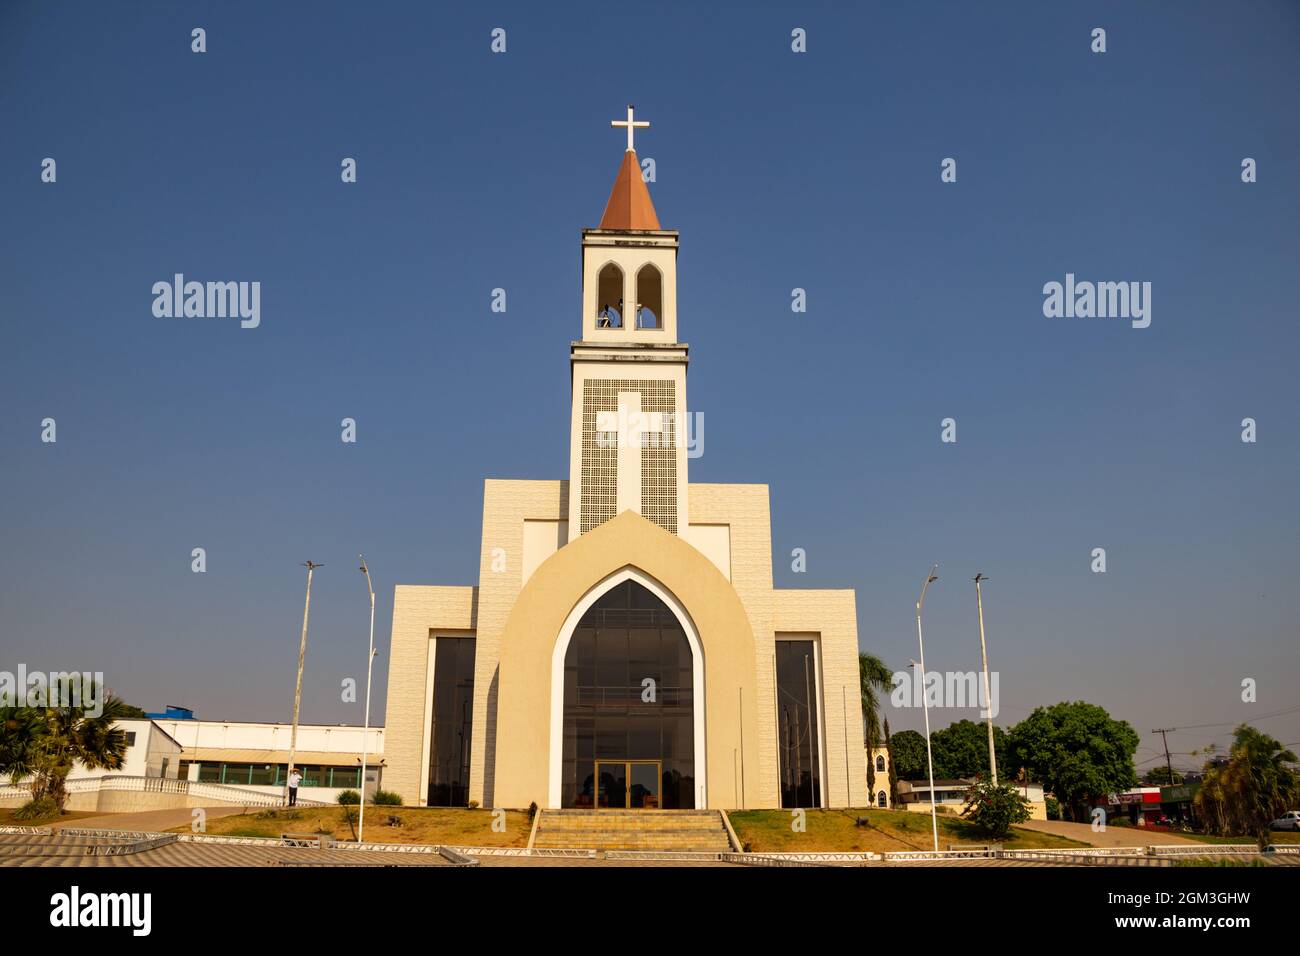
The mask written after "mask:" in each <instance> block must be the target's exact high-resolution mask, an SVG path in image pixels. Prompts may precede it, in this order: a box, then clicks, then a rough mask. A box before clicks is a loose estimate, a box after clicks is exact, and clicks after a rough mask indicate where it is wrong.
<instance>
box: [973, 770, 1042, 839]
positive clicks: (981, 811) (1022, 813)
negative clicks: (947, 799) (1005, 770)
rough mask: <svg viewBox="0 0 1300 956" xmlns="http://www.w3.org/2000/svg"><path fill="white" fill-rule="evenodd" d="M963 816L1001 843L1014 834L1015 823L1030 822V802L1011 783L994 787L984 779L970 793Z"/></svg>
mask: <svg viewBox="0 0 1300 956" xmlns="http://www.w3.org/2000/svg"><path fill="white" fill-rule="evenodd" d="M961 815H962V816H963V817H966V818H967V819H968V820H970V821H971V822H972V823H974V824H975V826H976V827H978V828H979V829H980V830H981V831H983V832H984V833H986V834H988V835H989V836H991V837H993V838H994V839H999V840H1000V839H1002V838H1004V837H1006V835H1007V834H1008V833H1010V832H1011V825H1012V824H1013V823H1024V822H1025V821H1026V820H1028V819H1029V801H1028V800H1026V799H1025V798H1024V797H1023V796H1021V794H1020V791H1019V790H1017V789H1016V788H1015V787H1013V786H1011V785H1010V784H1007V783H1002V784H994V783H993V782H992V781H990V780H985V779H982V778H981V779H979V780H977V781H976V782H975V783H974V785H972V786H971V788H970V791H969V792H968V793H967V795H966V806H965V807H964V808H963V809H962V811H961Z"/></svg>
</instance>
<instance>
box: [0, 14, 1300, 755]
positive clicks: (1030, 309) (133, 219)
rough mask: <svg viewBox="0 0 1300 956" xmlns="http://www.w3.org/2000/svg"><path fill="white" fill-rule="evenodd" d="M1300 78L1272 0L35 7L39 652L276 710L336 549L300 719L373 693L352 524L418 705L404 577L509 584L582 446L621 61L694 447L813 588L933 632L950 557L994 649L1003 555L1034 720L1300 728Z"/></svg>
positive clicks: (14, 505)
mask: <svg viewBox="0 0 1300 956" xmlns="http://www.w3.org/2000/svg"><path fill="white" fill-rule="evenodd" d="M196 26H202V27H204V28H205V29H206V30H207V43H208V52H207V53H205V54H202V55H198V54H194V53H191V52H190V31H191V29H192V28H193V27H196ZM1097 26H1101V27H1104V28H1105V29H1106V30H1107V46H1108V49H1107V52H1106V53H1104V54H1094V53H1092V52H1090V49H1089V46H1090V31H1091V30H1092V28H1094V27H1097ZM494 27H503V28H505V29H506V30H507V52H506V53H505V54H501V55H493V54H492V53H491V52H490V51H489V41H490V36H489V33H490V31H491V30H492V29H493V28H494ZM794 27H803V28H805V29H806V30H807V32H808V52H807V53H806V54H803V55H796V54H794V53H792V52H791V50H790V31H791V30H792V29H793V28H794ZM1297 89H1300V6H1297V5H1296V4H1293V3H1280V2H1279V3H1254V4H1249V5H1229V4H1215V3H1142V4H1133V3H1113V4H1108V3H1089V4H1040V3H1029V2H1026V3H1014V4H1010V3H1008V4H994V5H978V6H976V5H971V4H959V3H916V4H907V5H897V4H860V5H848V4H820V5H807V4H801V5H793V4H791V5H781V4H745V5H740V4H734V5H732V4H724V5H720V6H719V7H718V8H717V9H714V10H711V11H702V10H700V9H699V8H698V5H696V4H687V3H682V4H669V5H663V6H659V7H656V6H654V5H635V6H624V7H622V8H611V7H610V6H609V5H608V4H594V3H593V4H585V5H584V4H572V5H563V6H556V5H538V4H519V5H506V4H494V5H473V4H463V5H451V6H449V5H445V4H438V5H434V4H424V3H411V4H404V3H377V4H344V3H323V4H313V5H312V6H311V7H310V8H307V7H301V8H297V9H295V8H292V7H291V6H290V5H288V4H271V5H268V4H261V3H253V2H222V3H208V2H194V3H187V4H184V5H179V4H175V3H140V4H130V5H126V4H99V3H88V2H87V3H58V2H42V3H36V2H12V0H11V2H6V3H4V4H3V5H0V117H2V118H3V136H2V138H0V208H2V209H3V216H0V263H3V265H2V266H0V269H2V272H0V277H2V281H0V322H2V326H0V328H2V333H0V334H2V336H3V338H2V339H0V407H3V409H4V414H3V415H0V449H3V459H0V492H2V493H3V499H2V500H3V502H4V505H3V509H2V510H0V536H2V538H3V542H4V547H3V548H0V652H2V654H0V668H4V669H10V670H13V669H15V667H16V662H18V661H21V662H24V663H25V664H26V665H27V666H28V667H29V668H31V669H67V668H77V669H84V670H103V671H104V672H105V674H106V676H107V679H108V683H109V684H110V685H111V686H112V687H114V688H115V689H116V690H117V691H119V692H120V693H121V694H123V695H124V696H126V697H127V698H128V699H129V700H131V701H132V702H135V703H137V704H140V705H143V706H145V707H147V708H150V709H152V708H161V707H162V705H163V704H165V703H173V704H177V703H178V704H186V705H189V706H191V707H193V708H195V709H196V710H197V711H198V713H199V715H200V716H202V717H211V718H229V719H287V718H288V717H289V712H290V707H291V703H292V691H293V677H294V664H295V660H296V653H297V639H298V629H299V626H300V623H301V613H302V586H303V571H302V569H301V568H300V567H299V566H298V564H299V562H301V561H303V560H305V559H307V558H312V559H314V560H316V561H318V562H323V563H324V565H325V567H324V568H323V569H322V570H321V571H320V572H318V574H317V577H316V588H315V591H314V593H313V615H312V628H311V645H310V648H309V651H308V659H307V663H308V669H307V676H306V679H305V691H304V710H303V717H304V719H305V720H310V721H330V722H334V721H338V722H355V723H359V722H360V718H361V713H360V706H359V705H356V704H344V703H342V702H341V701H340V700H339V696H340V695H339V692H338V688H339V684H340V681H341V680H342V679H343V678H344V677H346V676H357V675H363V672H364V663H365V646H364V645H365V629H366V622H367V603H366V592H365V587H364V582H363V579H362V577H361V575H360V574H358V573H357V571H356V561H355V555H356V553H357V552H358V551H362V550H363V551H365V552H366V554H367V556H368V558H369V561H370V564H371V568H372V571H373V573H374V575H375V578H376V582H377V585H378V587H379V590H380V600H379V615H378V625H377V632H378V634H379V636H380V646H381V649H382V651H383V653H381V656H380V658H379V661H378V667H377V669H376V676H377V683H376V691H377V694H376V700H377V701H378V702H379V703H378V705H377V706H376V708H375V717H376V719H380V718H381V717H382V711H383V699H384V676H385V673H386V666H387V655H386V649H387V636H388V627H389V618H390V615H391V610H392V586H393V585H394V584H396V583H409V584H420V583H461V584H471V583H474V579H475V576H476V571H477V562H478V547H479V536H480V526H479V522H480V507H481V501H482V480H483V478H484V477H486V476H493V477H525V478H560V477H567V475H566V470H567V460H568V443H567V441H568V440H567V425H568V402H569V394H568V370H567V349H568V343H569V341H570V340H571V339H572V338H575V337H576V336H577V335H578V334H579V318H580V317H579V298H578V296H579V285H578V283H579V275H578V262H579V230H580V229H581V228H583V227H590V226H594V225H595V224H596V222H597V221H598V219H599V217H600V213H601V210H602V209H603V206H604V202H605V199H606V197H607V195H608V190H609V187H610V185H611V183H612V181H613V178H614V174H615V172H616V170H617V168H618V164H619V161H620V159H621V154H622V149H623V133H622V132H621V131H617V130H612V129H610V127H609V120H610V119H613V118H616V117H619V116H620V115H621V113H622V112H623V110H624V109H625V105H626V104H627V103H629V102H633V103H635V104H636V106H637V113H638V116H639V117H644V118H647V119H649V120H650V121H651V122H652V123H653V126H652V128H651V129H650V130H649V131H646V132H644V133H640V134H639V135H638V150H639V152H640V153H641V155H642V157H653V158H654V160H655V161H656V172H657V181H656V182H655V183H653V184H651V193H652V195H653V197H654V200H655V204H656V207H657V209H658V213H659V217H660V219H661V221H662V222H663V223H664V225H665V227H666V228H673V229H678V230H680V231H681V237H682V238H681V242H682V246H681V255H680V259H679V287H678V294H679V301H680V309H679V314H680V320H679V321H680V333H681V336H682V338H684V339H685V340H686V341H688V342H689V343H690V345H691V358H692V365H691V377H690V404H691V406H692V409H693V410H695V411H699V412H702V413H703V414H704V416H705V420H706V423H707V425H706V433H705V435H706V438H705V441H706V445H705V454H704V457H703V458H701V459H699V460H697V461H694V462H692V465H691V478H692V479H693V480H695V481H713V482H729V481H738V482H766V483H769V484H770V485H771V489H772V506H773V546H774V550H775V552H776V556H775V560H776V583H777V584H778V586H784V587H836V588H840V587H852V588H856V589H857V591H858V623H859V635H860V642H861V645H862V646H863V648H865V649H870V650H872V651H873V652H875V653H877V654H879V655H880V656H881V657H882V658H884V659H885V660H886V662H887V663H889V664H890V665H891V666H895V667H905V666H906V663H907V659H908V657H911V656H915V630H914V621H913V603H914V602H915V600H916V594H917V591H918V589H919V586H920V583H921V580H922V577H923V576H924V573H925V570H926V569H927V568H928V567H929V565H930V563H931V562H933V561H938V562H940V581H939V582H938V583H937V584H936V585H934V587H933V588H932V590H931V593H930V597H929V598H928V599H927V614H926V634H927V663H928V664H929V665H930V667H931V668H932V669H940V670H950V669H951V670H965V669H970V668H973V667H975V666H976V665H977V663H978V639H977V631H976V627H975V614H974V610H975V608H974V594H973V587H972V585H971V583H970V578H971V577H972V576H973V575H974V573H975V572H976V571H977V570H982V571H983V572H984V573H985V574H987V575H989V576H990V577H991V581H990V583H989V584H988V585H987V587H986V590H985V608H986V624H987V628H988V635H989V641H990V655H991V666H993V667H994V668H995V669H998V670H999V671H1000V672H1001V675H1002V676H1001V696H1002V714H1001V717H1000V721H1001V722H1003V723H1008V724H1009V723H1012V722H1014V721H1015V720H1017V719H1019V718H1021V717H1023V716H1024V715H1025V714H1026V713H1027V712H1028V710H1029V709H1031V708H1032V707H1034V706H1036V705H1038V704H1041V703H1052V702H1055V701H1057V700H1061V699H1075V698H1084V699H1087V700H1091V701H1094V702H1096V703H1099V704H1102V705H1103V706H1106V707H1107V708H1109V709H1110V710H1111V711H1112V713H1114V714H1116V715H1117V716H1120V717H1123V718H1126V719H1128V720H1130V721H1132V722H1133V723H1134V725H1135V727H1136V728H1137V729H1138V730H1139V731H1140V732H1141V733H1142V735H1143V738H1144V739H1143V744H1144V747H1145V748H1154V747H1155V746H1156V744H1157V743H1158V740H1159V738H1158V737H1152V736H1151V735H1150V734H1149V733H1147V731H1148V730H1149V729H1150V728H1151V727H1156V726H1179V725H1190V724H1208V723H1223V724H1225V726H1218V727H1208V728H1197V729H1193V730H1188V731H1181V732H1179V734H1176V735H1173V736H1171V748H1172V749H1175V750H1177V751H1179V752H1183V751H1189V750H1191V749H1193V748H1194V747H1198V746H1202V745H1204V744H1205V743H1208V742H1210V741H1211V740H1218V741H1220V742H1222V741H1223V740H1225V739H1226V735H1227V733H1228V731H1229V730H1230V726H1226V724H1229V723H1230V722H1232V721H1236V720H1251V719H1255V718H1261V719H1260V720H1259V725H1260V726H1261V727H1262V728H1263V729H1265V730H1267V731H1269V732H1271V733H1274V734H1275V735H1277V736H1278V737H1279V738H1280V739H1281V740H1283V741H1284V742H1288V743H1290V742H1297V741H1300V692H1297V691H1296V690H1295V688H1296V686H1297V685H1298V684H1300V662H1298V655H1297V646H1298V641H1297V637H1298V635H1297V624H1296V622H1297V620H1298V619H1300V598H1298V597H1297V594H1296V589H1295V587H1294V584H1293V578H1294V573H1295V568H1296V550H1295V549H1296V542H1297V538H1298V537H1300V535H1298V534H1297V531H1298V530H1300V528H1298V527H1297V525H1298V524H1300V522H1298V521H1297V507H1296V500H1295V489H1296V487H1297V484H1298V480H1297V479H1298V478H1300V475H1298V472H1300V455H1298V454H1297V449H1298V448H1300V440H1298V439H1300V434H1298V428H1300V424H1298V423H1300V415H1298V414H1297V413H1298V412H1300V401H1298V400H1297V386H1296V374H1295V367H1294V366H1295V358H1296V346H1297V344H1298V340H1300V335H1298V333H1297V330H1296V318H1297V315H1296V295H1295V288H1296V277H1297V269H1296V263H1297V253H1300V168H1298V163H1300V160H1297V157H1298V156H1300V123H1298V122H1297V116H1300V113H1298V112H1297V110H1296V108H1295V105H1296V104H1295V98H1296V90H1297ZM345 156H352V157H356V158H357V160H358V164H359V181H358V183H357V184H355V185H344V184H342V183H341V182H340V179H339V163H340V161H341V159H342V158H343V157H345ZM45 157H53V158H55V159H56V160H57V163H58V181H57V183H56V184H53V185H50V184H43V183H41V181H40V163H41V160H42V159H43V158H45ZM944 157H954V158H956V160H957V163H958V179H957V182H956V183H953V184H944V183H941V182H940V179H939V164H940V161H941V160H942V159H943V158H944ZM1243 157H1252V158H1254V159H1255V160H1256V161H1257V162H1258V169H1259V181H1258V182H1257V183H1254V184H1250V185H1247V184H1243V183H1242V182H1241V181H1240V164H1241V160H1242V158H1243ZM176 272H182V273H184V274H185V275H186V276H187V277H189V278H194V279H200V280H258V281H260V282H261V283H262V303H261V310H262V322H261V326H260V327H259V328H257V329H251V330H245V329H240V328H239V326H238V324H237V323H236V322H233V321H230V320H199V319H160V318H155V317H154V316H153V314H152V311H151V305H152V301H153V297H152V295H151V293H150V289H151V286H152V284H153V283H154V282H156V281H160V280H168V279H170V277H171V276H172V275H173V273H176ZM1067 272H1073V273H1075V274H1076V275H1077V276H1078V277H1079V278H1080V279H1091V280H1094V281H1103V280H1106V281H1121V280H1125V281H1149V282H1151V283H1152V289H1153V291H1152V323H1151V326H1150V327H1149V328H1147V329H1141V330H1137V329H1132V328H1130V326H1129V324H1128V323H1127V322H1124V321H1118V320H1104V319H1048V318H1045V317H1044V316H1043V313H1042V301H1043V297H1042V287H1043V284H1044V283H1046V282H1050V281H1054V280H1055V281H1063V280H1064V277H1065V274H1066V273H1067ZM496 287H503V288H505V289H506V290H507V293H508V311H507V312H506V313H505V314H504V315H503V314H494V313H492V312H491V311H490V310H489V303H490V293H491V290H492V289H493V288H496ZM794 287H802V288H805V289H806V290H807V295H808V312H807V313H806V314H795V313H792V312H791V310H790V290H791V289H792V288H794ZM47 416H48V417H53V418H55V419H56V421H57V428H58V433H57V434H58V441H57V443H56V444H53V445H49V444H43V443H41V441H40V422H41V420H42V419H43V418H45V417H47ZM1247 416H1249V417H1253V418H1255V419H1256V420H1257V422H1258V429H1259V440H1258V442H1257V443H1255V444H1243V443H1242V442H1241V440H1240V431H1241V426H1240V422H1241V419H1242V418H1244V417H1247ZM344 417H352V418H355V419H356V421H357V423H358V433H359V440H358V442H357V443H356V444H355V445H344V444H343V443H342V442H340V440H339V422H340V420H341V419H342V418H344ZM946 417H952V418H955V419H956V420H957V428H958V440H957V442H956V444H943V443H941V442H940V440H939V431H940V429H939V423H940V421H941V420H942V419H943V418H946ZM195 547H203V548H205V549H206V551H207V556H208V570H207V572H206V573H205V574H193V573H191V571H190V552H191V549H192V548H195ZM796 547H800V548H804V549H805V550H806V552H807V555H808V568H807V572H806V573H803V574H795V573H792V572H791V570H790V557H789V555H790V552H791V550H792V549H793V548H796ZM1096 547H1104V548H1106V551H1107V565H1108V570H1107V572H1106V573H1105V574H1093V573H1092V572H1091V571H1090V562H1091V551H1092V549H1093V548H1096ZM11 662H13V663H11ZM1244 678H1255V679H1256V680H1257V681H1258V683H1259V696H1258V702H1257V703H1255V704H1244V703H1242V702H1241V700H1240V686H1241V681H1242V679H1244ZM1288 708H1296V710H1295V712H1293V713H1289V714H1283V715H1281V716H1276V717H1263V715H1266V714H1273V713H1275V712H1278V711H1283V710H1287V709H1288ZM961 716H969V713H968V712H961V713H957V712H953V713H951V714H940V715H938V723H940V724H942V723H946V722H947V720H948V719H950V718H951V719H955V718H957V717H961ZM891 722H892V723H893V724H894V726H895V727H906V726H919V723H920V721H919V712H915V713H913V712H908V713H904V714H894V715H893V716H892V719H891ZM1152 753H1154V749H1145V750H1143V751H1141V752H1140V753H1139V760H1146V759H1147V758H1149V757H1150V756H1151V754H1152ZM1184 762H1191V758H1186V760H1185V761H1184Z"/></svg>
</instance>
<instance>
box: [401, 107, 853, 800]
mask: <svg viewBox="0 0 1300 956" xmlns="http://www.w3.org/2000/svg"><path fill="white" fill-rule="evenodd" d="M614 125H618V126H626V127H627V130H628V147H627V150H626V152H625V153H624V156H623V161H622V166H621V167H620V169H619V172H618V175H617V178H616V180H615V183H614V188H613V190H612V192H611V194H610V197H609V200H608V203H607V204H606V208H605V212H604V215H603V217H602V219H601V222H600V225H599V227H597V228H595V229H586V230H583V232H582V277H583V291H582V325H581V329H582V337H581V339H580V340H578V341H574V342H573V343H572V346H571V350H570V372H571V383H572V415H571V419H570V432H569V448H570V470H569V475H568V478H567V480H565V479H557V480H553V481H537V480H499V479H488V480H487V481H486V482H485V485H484V493H483V525H482V527H483V533H482V543H481V550H480V560H479V581H478V585H477V586H424V585H410V586H406V585H403V586H398V587H397V589H396V593H395V601H394V608H393V627H392V644H391V655H390V663H389V674H388V704H387V718H386V738H387V739H386V741H385V753H384V759H385V764H386V767H385V770H384V782H385V787H386V788H387V789H391V790H395V791H397V792H398V793H399V794H401V796H402V798H403V800H404V802H405V803H406V804H407V805H413V806H424V805H432V806H466V805H469V804H471V803H472V804H474V805H477V806H482V807H510V808H515V807H527V806H528V805H529V804H530V803H536V804H537V805H538V806H539V807H542V808H561V807H583V808H611V809H613V808H633V809H646V810H653V809H672V808H725V809H744V808H751V809H752V808H779V807H850V806H858V807H861V806H869V805H870V804H871V803H872V800H871V796H870V795H869V794H868V792H867V778H866V765H865V759H864V750H863V735H862V710H861V702H860V699H859V690H858V687H859V684H858V663H857V651H858V646H857V622H856V609H855V602H854V593H853V591H851V590H793V589H777V588H774V587H773V586H772V535H771V518H770V510H769V509H770V504H769V495H768V488H767V486H766V485H761V484H697V483H691V482H690V481H689V479H688V465H689V462H690V454H689V448H688V445H689V442H688V436H689V432H690V428H689V423H688V417H687V402H686V373H687V366H688V347H687V345H686V344H685V343H684V342H682V341H681V340H680V337H679V334H678V309H677V283H676V265H677V252H678V233H677V232H675V231H673V230H669V229H663V228H661V226H660V223H659V220H658V217H657V215H656V212H655V209H654V205H653V203H652V202H651V199H650V194H649V190H648V188H647V186H646V184H645V182H644V180H643V178H642V176H641V170H640V164H639V161H638V159H637V155H636V152H635V150H634V149H633V143H632V130H633V128H634V127H635V128H640V127H642V126H644V125H648V124H644V123H642V122H640V121H634V120H633V117H632V112H631V109H630V108H629V111H628V120H627V123H622V122H619V123H616V124H614Z"/></svg>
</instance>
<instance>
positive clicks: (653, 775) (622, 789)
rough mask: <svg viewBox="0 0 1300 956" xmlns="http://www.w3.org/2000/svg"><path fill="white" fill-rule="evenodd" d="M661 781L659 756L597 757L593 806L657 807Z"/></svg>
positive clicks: (619, 807)
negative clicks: (599, 758) (607, 758)
mask: <svg viewBox="0 0 1300 956" xmlns="http://www.w3.org/2000/svg"><path fill="white" fill-rule="evenodd" d="M662 781H663V777H662V775H661V773H660V762H659V761H658V760H612V761H611V760H599V761H597V762H596V806H597V808H598V809H601V810H658V809H659V808H660V807H661V806H662V801H661V799H660V787H661V786H662Z"/></svg>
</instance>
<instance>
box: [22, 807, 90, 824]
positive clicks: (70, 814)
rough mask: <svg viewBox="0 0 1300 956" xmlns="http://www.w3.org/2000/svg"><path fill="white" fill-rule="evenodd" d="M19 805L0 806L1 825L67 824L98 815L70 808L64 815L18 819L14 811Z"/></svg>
mask: <svg viewBox="0 0 1300 956" xmlns="http://www.w3.org/2000/svg"><path fill="white" fill-rule="evenodd" d="M17 809H18V808H17V807H4V808H0V827H47V826H49V825H50V824H51V823H61V824H64V825H65V826H66V825H67V824H69V823H72V822H74V821H76V820H79V819H82V818H83V817H97V816H100V814H98V813H90V812H88V811H85V810H68V811H66V812H64V813H63V815H62V816H53V817H46V818H45V819H43V820H18V819H16V818H15V817H14V811H15V810H17Z"/></svg>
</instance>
